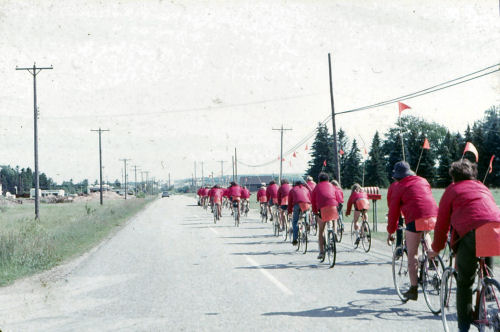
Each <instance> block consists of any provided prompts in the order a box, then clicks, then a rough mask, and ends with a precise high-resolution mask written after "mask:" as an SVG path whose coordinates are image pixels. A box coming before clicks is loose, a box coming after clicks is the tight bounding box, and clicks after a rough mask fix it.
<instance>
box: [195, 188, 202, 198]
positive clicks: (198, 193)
mask: <svg viewBox="0 0 500 332" xmlns="http://www.w3.org/2000/svg"><path fill="white" fill-rule="evenodd" d="M202 189H203V188H200V189H198V190H197V191H196V194H197V195H198V196H203V194H202V192H201V191H202Z"/></svg>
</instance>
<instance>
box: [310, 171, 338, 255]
mask: <svg viewBox="0 0 500 332" xmlns="http://www.w3.org/2000/svg"><path fill="white" fill-rule="evenodd" d="M318 181H319V183H318V185H317V186H316V187H315V188H314V190H313V192H312V194H311V203H312V210H313V212H314V214H315V215H317V214H319V213H320V212H321V219H320V220H319V223H318V226H319V227H318V228H319V229H318V245H319V255H318V259H320V260H323V259H324V258H325V243H324V234H323V233H324V231H325V225H326V223H327V222H330V221H333V226H334V233H333V234H334V236H337V219H338V217H339V215H338V210H337V207H338V204H339V203H338V201H337V197H338V194H337V190H338V189H337V187H335V186H334V185H333V184H331V183H330V182H328V181H329V177H328V174H326V173H319V177H318Z"/></svg>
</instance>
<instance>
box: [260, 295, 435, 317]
mask: <svg viewBox="0 0 500 332" xmlns="http://www.w3.org/2000/svg"><path fill="white" fill-rule="evenodd" d="M402 305H403V304H401V302H400V301H397V300H366V301H351V302H348V304H347V306H344V307H339V306H326V307H322V308H316V309H310V310H304V311H281V312H279V311H278V312H267V313H264V314H262V315H263V316H292V317H316V318H341V317H347V318H355V319H357V320H373V319H375V318H378V319H384V320H401V319H403V318H404V319H406V320H408V321H421V320H422V319H425V320H441V318H440V317H439V316H438V315H437V316H434V315H432V314H430V313H429V312H425V311H419V310H412V309H409V308H405V307H402Z"/></svg>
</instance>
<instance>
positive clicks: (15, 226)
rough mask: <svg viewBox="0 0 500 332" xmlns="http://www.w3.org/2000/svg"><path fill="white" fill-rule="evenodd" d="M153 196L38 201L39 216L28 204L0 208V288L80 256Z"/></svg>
mask: <svg viewBox="0 0 500 332" xmlns="http://www.w3.org/2000/svg"><path fill="white" fill-rule="evenodd" d="M152 200H153V199H133V200H127V201H124V200H114V201H111V200H110V201H107V202H105V205H103V206H101V205H99V202H89V203H84V202H81V203H72V204H50V205H49V204H47V205H45V204H42V205H41V206H40V220H39V221H35V220H34V219H33V205H31V204H24V205H19V206H12V207H8V208H6V209H4V211H2V212H0V286H4V285H7V284H9V283H12V282H13V281H14V280H16V279H19V278H22V277H25V276H29V275H32V274H35V273H37V272H40V271H43V270H48V269H50V268H52V267H54V266H56V265H58V264H60V263H61V262H63V261H65V260H67V259H69V258H71V257H74V256H76V255H79V254H82V253H84V252H85V251H87V250H89V249H91V248H92V247H94V246H95V245H96V244H98V243H99V242H101V241H102V240H103V239H104V238H105V237H106V236H107V235H109V234H110V233H111V232H112V231H113V230H115V229H117V227H118V226H120V225H122V224H123V223H124V222H125V221H127V220H128V219H129V218H130V217H132V216H133V215H135V214H136V213H137V212H139V211H140V210H141V209H143V208H144V207H145V206H146V204H148V203H149V202H151V201H152Z"/></svg>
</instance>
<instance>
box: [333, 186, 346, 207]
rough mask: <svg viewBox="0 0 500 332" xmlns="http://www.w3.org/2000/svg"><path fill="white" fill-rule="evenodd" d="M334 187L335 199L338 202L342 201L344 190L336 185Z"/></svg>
mask: <svg viewBox="0 0 500 332" xmlns="http://www.w3.org/2000/svg"><path fill="white" fill-rule="evenodd" d="M334 187H335V199H336V200H337V202H339V203H344V192H343V191H342V189H340V188H339V187H337V186H334Z"/></svg>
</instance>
